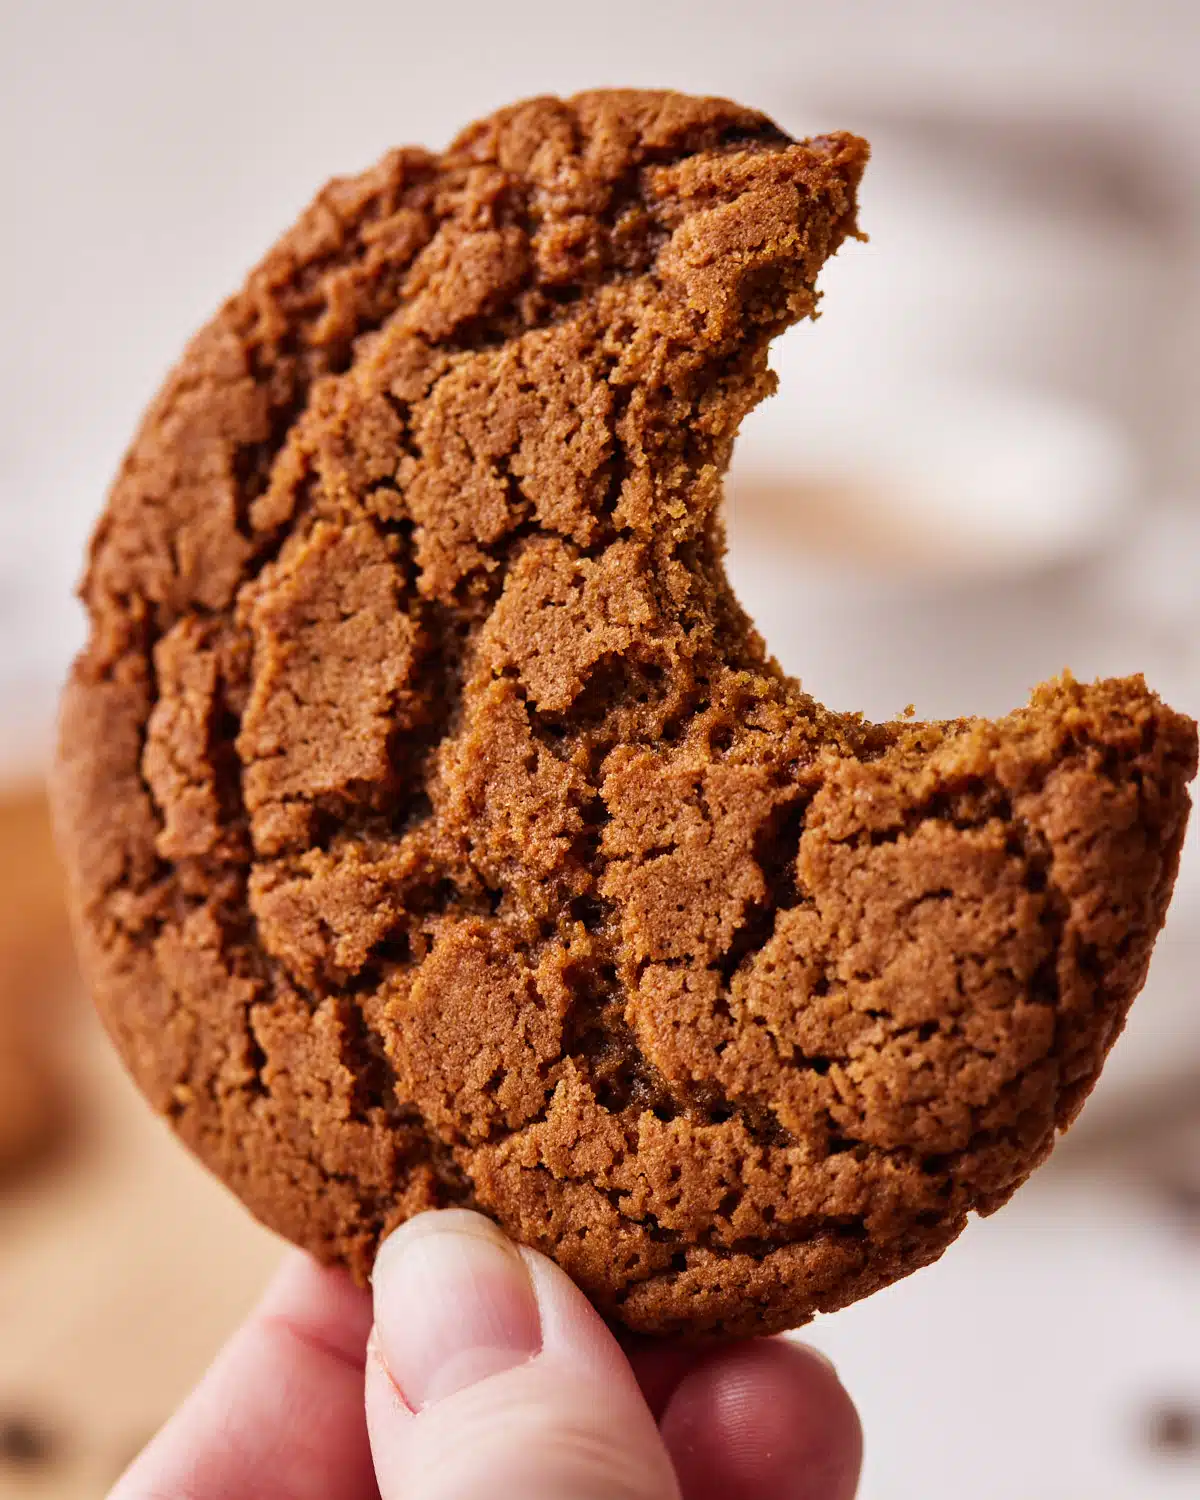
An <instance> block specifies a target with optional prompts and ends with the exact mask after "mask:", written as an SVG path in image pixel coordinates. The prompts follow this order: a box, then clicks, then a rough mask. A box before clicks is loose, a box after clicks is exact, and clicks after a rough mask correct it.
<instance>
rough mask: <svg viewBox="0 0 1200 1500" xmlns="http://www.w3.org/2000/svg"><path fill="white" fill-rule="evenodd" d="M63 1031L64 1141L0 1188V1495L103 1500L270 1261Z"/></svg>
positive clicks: (258, 1236) (127, 1095) (232, 1211)
mask: <svg viewBox="0 0 1200 1500" xmlns="http://www.w3.org/2000/svg"><path fill="white" fill-rule="evenodd" d="M72 1025H73V1027H74V1030H75V1032H76V1035H75V1036H74V1037H73V1038H72V1043H71V1046H70V1049H69V1051H70V1054H71V1055H70V1057H69V1059H68V1064H69V1069H70V1079H71V1086H72V1091H73V1098H72V1105H73V1109H74V1113H75V1120H74V1123H73V1127H72V1128H73V1143H72V1145H71V1146H70V1148H69V1149H64V1150H62V1151H61V1152H60V1154H59V1156H58V1157H57V1159H55V1160H51V1161H48V1162H47V1163H46V1165H45V1166H44V1167H43V1168H41V1169H40V1170H37V1171H31V1172H30V1173H29V1174H28V1175H27V1177H26V1178H25V1180H24V1181H23V1182H21V1183H18V1184H16V1185H13V1186H10V1187H9V1188H8V1189H7V1190H6V1191H4V1192H2V1193H0V1500H24V1497H27V1496H28V1497H35V1496H37V1497H45V1500H50V1497H53V1500H76V1497H79V1500H84V1497H88V1500H93V1497H96V1496H99V1495H102V1494H103V1493H104V1491H105V1490H106V1489H107V1487H108V1486H109V1485H110V1484H111V1483H112V1481H113V1480H114V1479H115V1478H116V1476H117V1474H118V1473H119V1472H120V1470H121V1469H122V1468H123V1467H124V1465H125V1464H126V1463H127V1462H128V1460H129V1459H130V1458H131V1457H132V1456H133V1454H134V1453H135V1452H136V1451H137V1449H138V1448H139V1447H140V1446H141V1445H142V1444H143V1443H144V1442H145V1440H146V1438H147V1437H149V1435H150V1434H151V1433H152V1432H153V1431H154V1430H155V1428H156V1427H157V1426H158V1425H159V1423H160V1422H161V1421H162V1420H163V1419H164V1418H165V1417H166V1416H167V1414H168V1413H169V1412H170V1411H171V1410H172V1408H173V1407H174V1406H175V1405H176V1404H177V1402H178V1401H179V1400H180V1399H181V1398H182V1397H183V1396H184V1394H185V1393H186V1392H187V1390H188V1389H189V1388H190V1386H191V1385H192V1383H193V1382H194V1381H195V1379H196V1377H197V1376H198V1374H199V1372H200V1371H201V1370H202V1369H203V1368H204V1366H205V1364H206V1363H207V1361H208V1360H209V1358H210V1357H211V1356H212V1355H213V1354H214V1353H215V1352H216V1349H217V1347H218V1345H219V1343H220V1341H221V1339H222V1338H223V1337H224V1335H225V1333H226V1332H227V1331H228V1330H229V1329H231V1328H232V1327H233V1326H234V1324H235V1323H236V1321H237V1320H238V1319H239V1318H240V1317H241V1315H242V1314H243V1313H244V1312H245V1311H247V1310H248V1309H249V1307H250V1306H251V1305H252V1303H253V1301H254V1299H255V1297H256V1296H257V1294H258V1292H259V1290H260V1289H261V1287H262V1286H263V1285H264V1283H265V1281H266V1279H267V1277H268V1276H269V1274H270V1271H271V1269H272V1267H273V1266H274V1265H275V1263H276V1261H277V1260H278V1258H279V1255H280V1247H279V1242H278V1241H277V1240H276V1239H275V1238H274V1237H273V1236H271V1235H269V1234H268V1233H267V1232H266V1231H265V1230H263V1229H260V1228H259V1227H258V1226H257V1225H256V1224H255V1223H254V1222H253V1221H252V1220H251V1219H250V1217H249V1215H248V1214H246V1213H245V1211H244V1210H243V1209H242V1208H241V1207H240V1206H239V1205H238V1204H237V1203H236V1202H235V1201H234V1199H233V1198H232V1197H231V1196H230V1195H229V1194H228V1193H227V1192H226V1191H225V1190H224V1188H222V1187H221V1186H219V1184H218V1183H217V1182H215V1181H214V1180H213V1179H212V1178H210V1177H209V1176H208V1175H207V1174H206V1173H205V1172H204V1171H203V1170H202V1169H201V1168H200V1167H199V1166H198V1165H197V1164H196V1163H195V1162H193V1161H192V1160H191V1159H190V1158H189V1157H188V1156H187V1154H186V1153H185V1152H184V1151H183V1150H182V1148H181V1147H180V1146H179V1144H178V1143H177V1142H176V1141H175V1140H174V1139H173V1138H172V1137H171V1135H170V1133H169V1132H168V1130H167V1129H166V1127H165V1126H164V1125H163V1124H162V1123H161V1122H159V1121H157V1120H155V1119H153V1118H152V1116H151V1114H150V1111H149V1110H148V1109H147V1108H146V1107H145V1105H144V1104H143V1103H142V1101H141V1100H140V1099H139V1098H138V1096H137V1095H136V1093H135V1092H134V1090H133V1087H132V1085H131V1084H130V1083H129V1082H128V1080H127V1079H126V1078H125V1076H124V1074H123V1072H122V1070H121V1066H120V1064H119V1063H118V1061H117V1059H116V1056H115V1054H114V1053H113V1051H112V1049H111V1048H110V1047H109V1046H108V1043H107V1041H106V1039H105V1038H104V1037H103V1036H102V1034H101V1031H100V1027H99V1024H98V1022H97V1021H96V1020H95V1019H94V1018H93V1017H92V1016H91V1015H89V1014H84V1013H80V1014H78V1015H76V1016H75V1017H73V1018H72ZM6 1431H7V1433H8V1440H7V1443H6V1439H5V1433H6ZM6 1447H8V1448H9V1449H10V1450H11V1451H10V1452H9V1454H8V1456H7V1458H6V1456H5V1448H6ZM23 1455H24V1456H23Z"/></svg>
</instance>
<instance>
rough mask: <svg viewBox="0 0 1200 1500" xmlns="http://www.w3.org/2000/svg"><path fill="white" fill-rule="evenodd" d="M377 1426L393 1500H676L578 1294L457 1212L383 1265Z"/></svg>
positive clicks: (630, 1381)
mask: <svg viewBox="0 0 1200 1500" xmlns="http://www.w3.org/2000/svg"><path fill="white" fill-rule="evenodd" d="M374 1285H375V1328H374V1332H373V1335H372V1340H371V1348H370V1352H369V1356H368V1360H367V1425H368V1428H369V1430H370V1435H371V1447H372V1451H373V1453H374V1457H375V1469H376V1474H377V1476H378V1480H379V1489H380V1493H381V1495H382V1497H383V1500H477V1497H478V1496H480V1495H505V1496H507V1495H512V1496H517V1495H519V1496H521V1497H522V1500H562V1497H564V1496H567V1495H570V1496H572V1497H578V1500H679V1488H678V1485H677V1484H676V1480H675V1476H674V1472H673V1470H672V1467H671V1461H670V1459H669V1458H668V1457H667V1452H666V1449H665V1448H664V1446H663V1443H662V1440H661V1438H660V1437H659V1434H658V1429H657V1427H656V1426H655V1423H654V1419H653V1417H652V1416H651V1414H650V1410H649V1408H648V1407H647V1405H646V1403H645V1401H644V1399H643V1397H642V1394H641V1391H640V1390H639V1389H638V1384H637V1381H636V1380H635V1378H634V1375H633V1371H632V1370H631V1368H630V1366H629V1363H628V1361H627V1360H626V1359H625V1357H624V1355H623V1354H622V1353H621V1351H620V1349H619V1348H618V1346H617V1343H616V1340H615V1339H614V1338H613V1336H612V1334H611V1333H610V1332H609V1331H608V1329H607V1328H606V1327H605V1326H604V1323H603V1321H602V1320H601V1318H600V1317H599V1315H598V1314H597V1313H596V1312H595V1310H594V1309H593V1308H592V1307H591V1306H590V1304H589V1303H588V1301H587V1299H586V1298H585V1297H584V1295H583V1293H582V1292H580V1291H579V1290H578V1288H577V1287H575V1286H574V1285H573V1284H572V1282H571V1281H570V1280H569V1278H568V1277H567V1276H566V1275H565V1274H564V1273H563V1272H562V1271H560V1270H559V1269H558V1267H557V1266H555V1265H553V1264H552V1263H551V1262H550V1261H548V1260H547V1259H546V1258H545V1257H544V1256H541V1255H538V1254H537V1253H536V1252H534V1251H531V1250H518V1249H516V1247H515V1246H513V1245H512V1244H510V1243H509V1241H508V1240H507V1239H505V1237H504V1236H503V1235H502V1234H501V1232H500V1231H499V1230H498V1229H497V1228H496V1227H495V1225H494V1224H492V1223H491V1222H490V1221H489V1220H487V1219H485V1218H483V1217H481V1216H480V1215H479V1214H473V1213H468V1212H466V1211H465V1210H462V1209H447V1210H443V1211H441V1212H437V1213H427V1214H421V1215H420V1216H419V1217H417V1218H415V1219H412V1220H410V1221H409V1223H407V1224H405V1225H404V1226H403V1227H402V1228H400V1229H399V1230H397V1231H396V1233H395V1234H393V1235H392V1236H391V1237H390V1239H388V1240H387V1241H385V1243H384V1244H383V1246H382V1248H381V1249H380V1252H379V1258H378V1260H377V1261H376V1264H375V1275H374Z"/></svg>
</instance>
